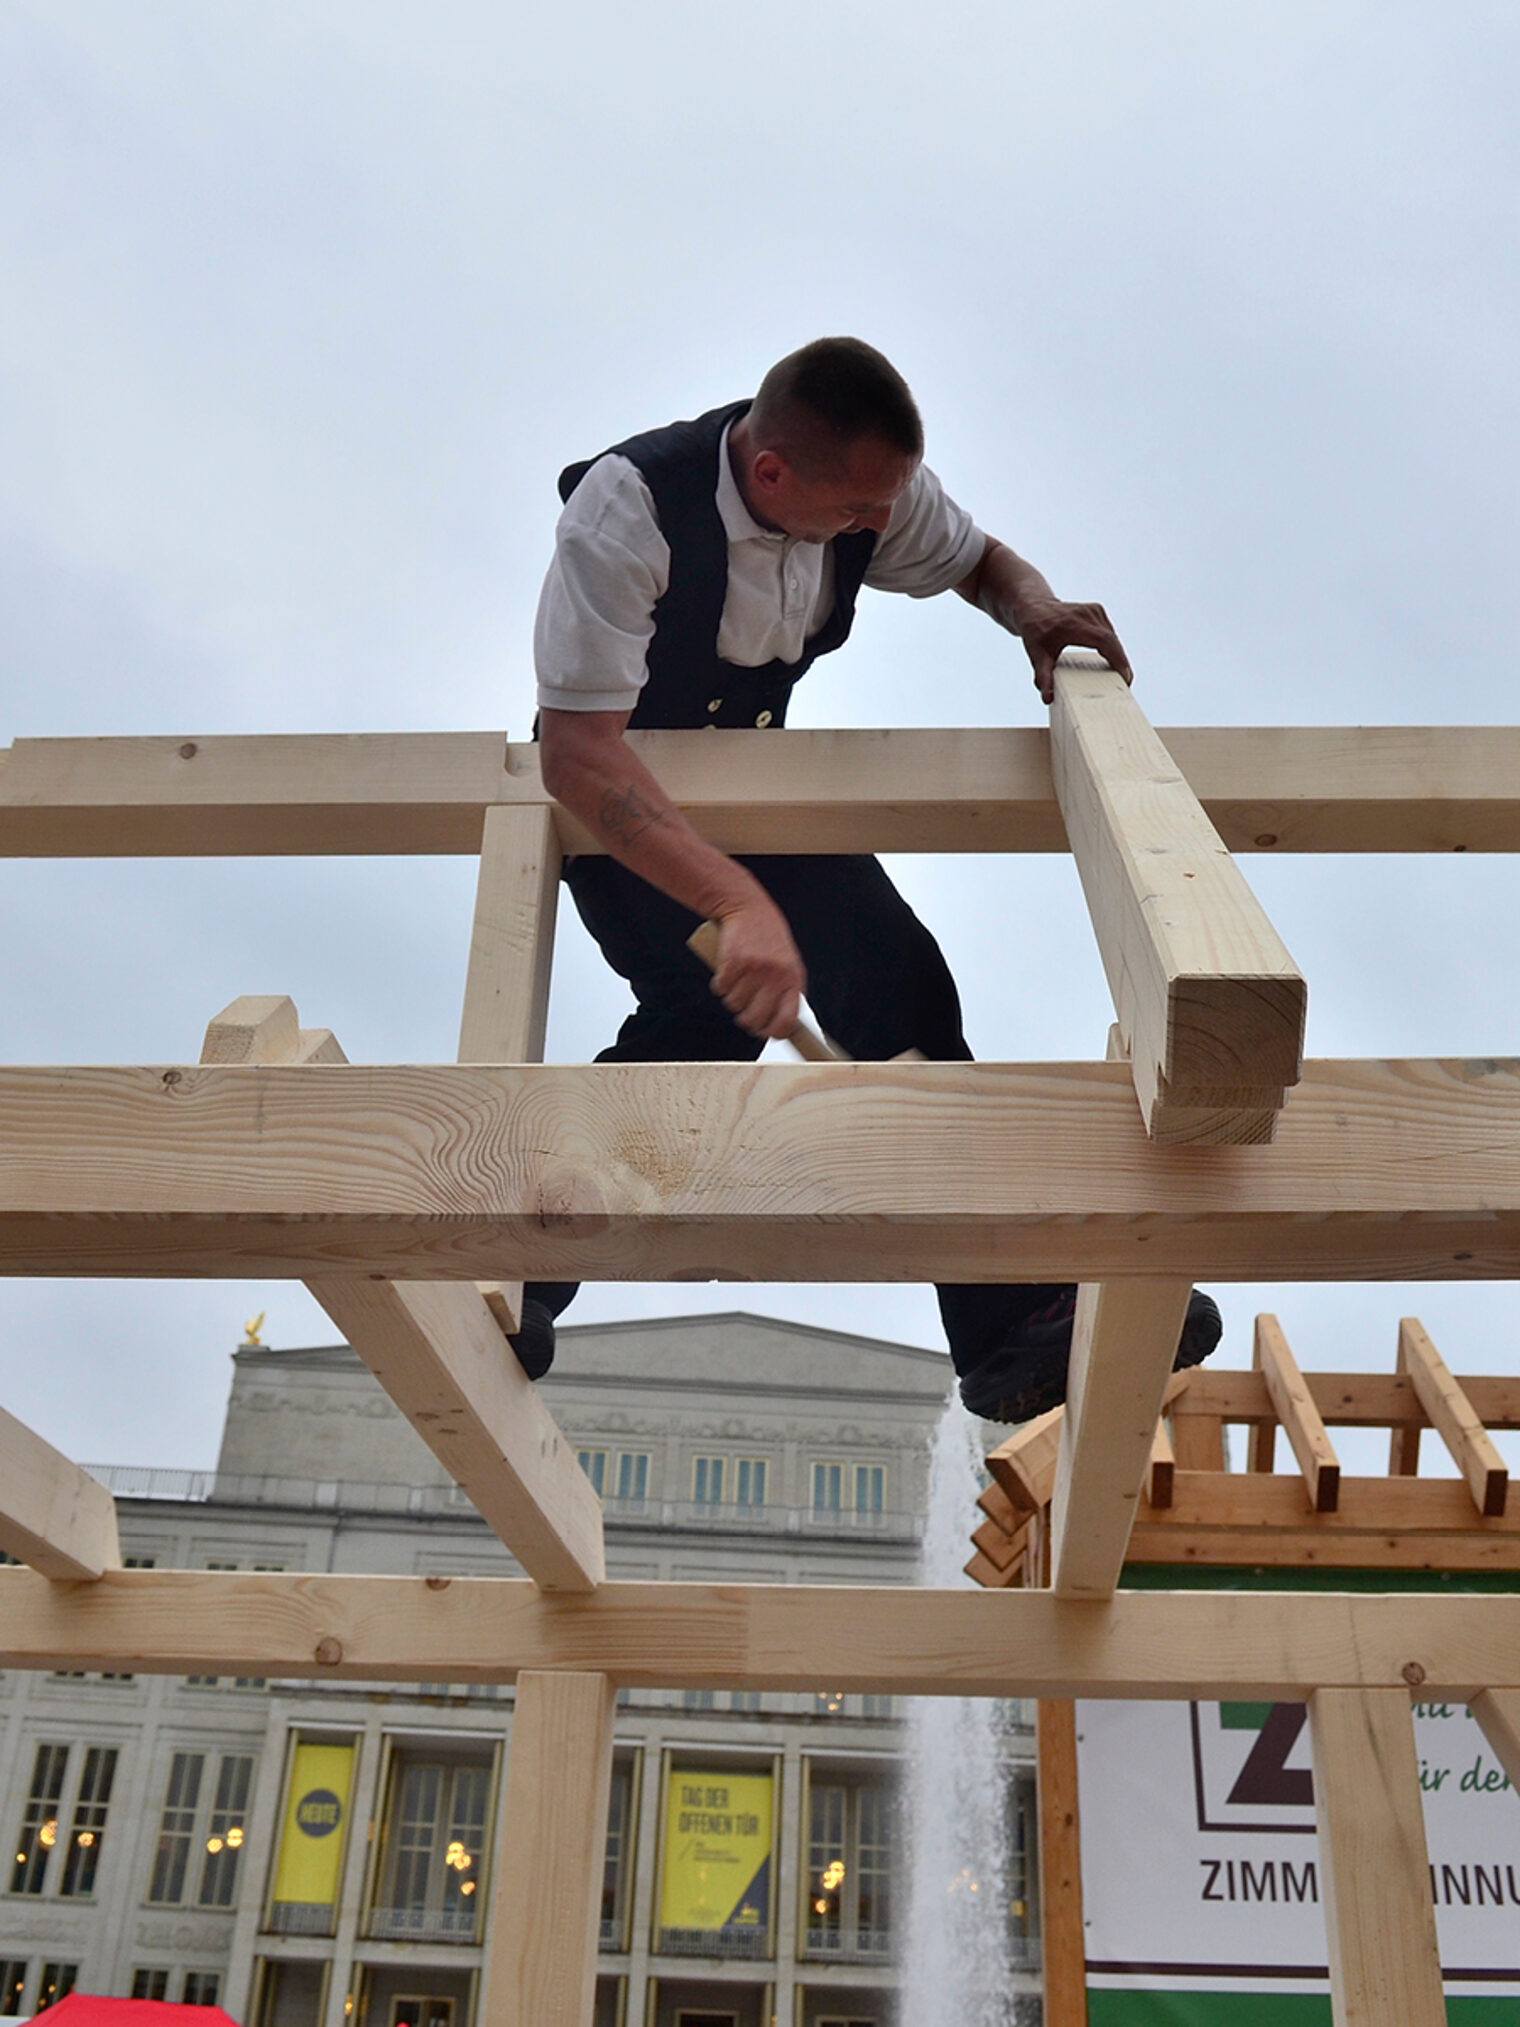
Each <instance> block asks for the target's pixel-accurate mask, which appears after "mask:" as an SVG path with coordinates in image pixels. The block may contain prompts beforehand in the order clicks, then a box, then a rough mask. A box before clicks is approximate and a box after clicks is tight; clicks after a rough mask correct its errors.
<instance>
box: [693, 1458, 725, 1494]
mask: <svg viewBox="0 0 1520 2027" xmlns="http://www.w3.org/2000/svg"><path fill="white" fill-rule="evenodd" d="M727 1461H728V1460H727V1458H725V1457H698V1458H696V1459H695V1461H694V1462H693V1464H692V1474H691V1475H692V1488H691V1496H692V1498H693V1499H694V1500H695V1501H696V1503H697V1505H698V1506H716V1505H718V1504H719V1503H720V1501H721V1500H722V1498H723V1467H724V1465H725V1464H726V1463H727Z"/></svg>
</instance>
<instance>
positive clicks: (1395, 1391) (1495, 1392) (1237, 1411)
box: [1188, 1366, 1520, 1429]
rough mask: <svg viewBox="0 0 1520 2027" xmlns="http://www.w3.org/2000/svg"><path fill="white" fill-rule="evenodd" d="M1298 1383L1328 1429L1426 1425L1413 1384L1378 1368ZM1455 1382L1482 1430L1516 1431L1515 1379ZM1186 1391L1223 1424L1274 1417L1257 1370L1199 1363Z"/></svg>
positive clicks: (1519, 1422)
mask: <svg viewBox="0 0 1520 2027" xmlns="http://www.w3.org/2000/svg"><path fill="white" fill-rule="evenodd" d="M1304 1382H1305V1384H1306V1385H1307V1387H1308V1389H1309V1397H1310V1399H1311V1400H1312V1401H1313V1402H1314V1405H1315V1406H1316V1407H1317V1408H1318V1409H1319V1414H1320V1420H1321V1421H1323V1422H1325V1423H1327V1424H1328V1425H1329V1426H1330V1427H1331V1428H1342V1429H1351V1428H1356V1429H1386V1428H1390V1427H1393V1428H1421V1427H1425V1426H1428V1424H1427V1420H1426V1415H1425V1410H1424V1408H1423V1407H1422V1406H1421V1405H1420V1399H1419V1396H1418V1394H1416V1392H1415V1390H1414V1383H1413V1382H1412V1381H1411V1380H1410V1379H1408V1378H1407V1377H1404V1376H1401V1375H1397V1374H1394V1373H1380V1372H1306V1373H1305V1374H1304ZM1460 1385H1461V1387H1462V1391H1463V1393H1464V1394H1465V1395H1466V1396H1467V1399H1468V1401H1469V1402H1470V1403H1471V1404H1472V1407H1473V1410H1474V1412H1475V1413H1476V1414H1477V1415H1478V1417H1479V1419H1480V1420H1481V1421H1482V1423H1483V1425H1484V1427H1485V1428H1489V1429H1520V1377H1516V1376H1514V1375H1512V1374H1508V1373H1472V1374H1469V1375H1465V1376H1463V1377H1462V1379H1461V1381H1460ZM1188 1392H1189V1398H1190V1399H1191V1400H1196V1401H1197V1403H1198V1406H1199V1409H1200V1411H1201V1412H1204V1413H1207V1414H1213V1415H1218V1416H1220V1417H1221V1418H1222V1419H1223V1420H1224V1421H1227V1422H1243V1423H1247V1424H1256V1423H1269V1422H1272V1421H1274V1420H1275V1418H1276V1413H1277V1411H1276V1409H1275V1408H1274V1407H1273V1405H1272V1400H1271V1396H1270V1395H1269V1394H1268V1392H1267V1386H1266V1381H1265V1380H1264V1379H1263V1378H1262V1376H1261V1374H1260V1373H1256V1372H1231V1371H1226V1370H1224V1369H1223V1368H1218V1369H1215V1368H1211V1367H1208V1366H1204V1367H1201V1368H1199V1369H1197V1370H1195V1371H1194V1372H1193V1373H1192V1374H1191V1375H1190V1378H1189V1383H1188Z"/></svg>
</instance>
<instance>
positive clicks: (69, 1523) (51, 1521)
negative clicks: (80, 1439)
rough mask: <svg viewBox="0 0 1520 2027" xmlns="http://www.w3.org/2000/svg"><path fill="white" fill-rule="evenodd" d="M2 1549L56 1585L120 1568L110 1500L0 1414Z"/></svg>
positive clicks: (92, 1481) (49, 1447) (50, 1447)
mask: <svg viewBox="0 0 1520 2027" xmlns="http://www.w3.org/2000/svg"><path fill="white" fill-rule="evenodd" d="M0 1549H4V1551H5V1553H6V1554H7V1555H13V1556H15V1557H17V1558H18V1559H19V1560H20V1561H21V1562H25V1563H30V1564H31V1566H32V1568H33V1569H34V1570H37V1571H38V1572H39V1573H40V1574H41V1575H42V1576H45V1577H51V1578H55V1579H57V1580H59V1581H61V1582H71V1581H80V1580H83V1581H89V1580H90V1579H93V1578H95V1577H98V1576H100V1575H101V1574H102V1573H103V1572H104V1571H106V1570H112V1569H120V1567H121V1543H120V1541H119V1540H118V1538H117V1532H116V1502H115V1500H114V1499H112V1497H111V1495H110V1493H109V1492H108V1491H107V1490H106V1488H105V1487H104V1485H102V1484H101V1482H100V1480H99V1479H98V1478H92V1477H91V1476H90V1474H89V1472H88V1471H82V1470H81V1469H80V1467H79V1466H78V1465H77V1464H75V1463H73V1462H72V1461H71V1460H70V1459H69V1458H67V1457H65V1456H64V1454H63V1452H62V1451H61V1450H55V1449H54V1448H53V1445H52V1444H51V1443H49V1442H47V1441H46V1440H45V1439H44V1438H43V1437H41V1436H39V1435H37V1434H36V1433H35V1431H33V1430H31V1429H29V1428H28V1427H27V1426H26V1424H25V1423H24V1422H18V1421H17V1420H16V1417H15V1416H14V1415H11V1414H7V1413H6V1411H5V1409H4V1408H0Z"/></svg>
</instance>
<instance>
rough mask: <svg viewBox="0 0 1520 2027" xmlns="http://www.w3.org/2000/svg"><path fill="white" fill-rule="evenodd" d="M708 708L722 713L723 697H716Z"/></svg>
mask: <svg viewBox="0 0 1520 2027" xmlns="http://www.w3.org/2000/svg"><path fill="white" fill-rule="evenodd" d="M707 708H708V710H709V711H721V710H722V708H723V699H722V698H721V697H714V698H713V699H712V701H711V702H710V703H709V704H708V706H707Z"/></svg>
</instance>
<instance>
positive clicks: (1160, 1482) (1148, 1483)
mask: <svg viewBox="0 0 1520 2027" xmlns="http://www.w3.org/2000/svg"><path fill="white" fill-rule="evenodd" d="M1176 1474H1177V1457H1176V1453H1175V1451H1174V1450H1173V1449H1172V1439H1171V1437H1170V1436H1169V1435H1168V1434H1167V1429H1166V1417H1165V1416H1164V1415H1163V1416H1162V1418H1161V1419H1160V1421H1158V1422H1157V1424H1156V1433H1155V1434H1154V1435H1153V1436H1152V1437H1151V1461H1150V1469H1149V1470H1148V1471H1147V1472H1146V1474H1145V1497H1146V1502H1147V1504H1148V1505H1150V1506H1151V1507H1152V1508H1153V1509H1155V1510H1157V1511H1159V1510H1160V1509H1161V1508H1163V1507H1167V1506H1170V1505H1171V1503H1172V1481H1173V1479H1174V1478H1175V1477H1176Z"/></svg>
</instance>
